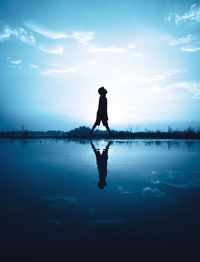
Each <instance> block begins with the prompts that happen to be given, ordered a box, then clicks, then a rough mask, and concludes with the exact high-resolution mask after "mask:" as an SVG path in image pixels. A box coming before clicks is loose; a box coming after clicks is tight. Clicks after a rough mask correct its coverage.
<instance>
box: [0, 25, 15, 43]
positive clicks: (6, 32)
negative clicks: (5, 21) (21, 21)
mask: <svg viewBox="0 0 200 262" xmlns="http://www.w3.org/2000/svg"><path fill="white" fill-rule="evenodd" d="M12 35H15V36H16V35H17V32H16V31H15V30H13V29H12V28H11V27H9V26H4V28H3V31H2V32H1V33H0V42H4V41H7V40H8V39H9V38H10V37H11V36H12Z"/></svg>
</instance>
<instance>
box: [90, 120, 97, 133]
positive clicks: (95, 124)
mask: <svg viewBox="0 0 200 262" xmlns="http://www.w3.org/2000/svg"><path fill="white" fill-rule="evenodd" d="M96 126H97V123H96V122H95V123H94V125H93V127H92V130H91V132H90V134H91V135H92V134H93V132H94V130H95V128H96Z"/></svg>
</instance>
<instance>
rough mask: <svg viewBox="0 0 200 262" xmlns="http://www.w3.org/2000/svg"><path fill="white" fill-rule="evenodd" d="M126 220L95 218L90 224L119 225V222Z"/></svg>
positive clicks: (122, 222)
mask: <svg viewBox="0 0 200 262" xmlns="http://www.w3.org/2000/svg"><path fill="white" fill-rule="evenodd" d="M124 223H125V221H124V220H122V219H95V220H90V221H89V224H92V225H99V224H104V225H118V224H124Z"/></svg>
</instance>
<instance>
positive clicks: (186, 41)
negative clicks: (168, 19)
mask: <svg viewBox="0 0 200 262" xmlns="http://www.w3.org/2000/svg"><path fill="white" fill-rule="evenodd" d="M168 41H169V45H170V46H179V49H180V50H181V51H184V52H197V51H200V40H199V38H198V36H197V35H192V34H189V35H186V36H185V37H181V38H177V39H173V38H168Z"/></svg>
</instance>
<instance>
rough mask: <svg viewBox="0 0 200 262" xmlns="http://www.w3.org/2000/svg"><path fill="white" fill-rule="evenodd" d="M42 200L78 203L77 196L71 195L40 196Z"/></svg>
mask: <svg viewBox="0 0 200 262" xmlns="http://www.w3.org/2000/svg"><path fill="white" fill-rule="evenodd" d="M42 199H43V200H46V201H64V202H68V203H72V204H74V205H78V201H77V198H75V197H73V196H65V195H64V196H45V197H42Z"/></svg>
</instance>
